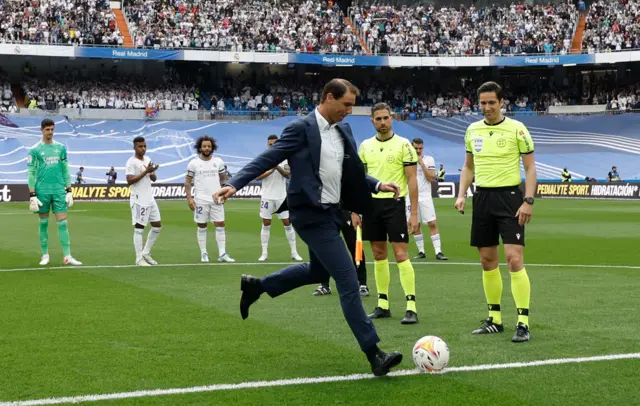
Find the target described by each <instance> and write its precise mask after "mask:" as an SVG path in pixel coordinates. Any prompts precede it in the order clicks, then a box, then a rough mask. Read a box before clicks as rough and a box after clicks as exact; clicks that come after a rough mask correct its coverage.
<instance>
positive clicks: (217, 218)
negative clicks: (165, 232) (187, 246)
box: [184, 135, 236, 262]
mask: <svg viewBox="0 0 640 406" xmlns="http://www.w3.org/2000/svg"><path fill="white" fill-rule="evenodd" d="M194 147H195V149H196V151H198V157H197V158H195V159H192V160H191V161H190V162H189V164H188V165H187V176H186V177H185V180H184V188H185V191H186V193H187V202H188V203H189V208H190V209H191V211H193V220H194V221H195V222H196V223H197V224H198V245H199V246H200V260H201V261H202V262H209V254H208V253H207V224H208V223H209V221H211V222H213V224H214V225H215V226H216V242H217V243H218V261H219V262H236V261H235V259H233V258H231V257H230V256H229V255H228V254H227V251H226V249H227V247H226V246H227V236H226V232H225V229H224V226H225V224H224V206H223V205H221V204H218V203H217V202H214V201H213V192H215V191H217V190H219V189H220V188H221V186H220V185H221V184H223V183H224V182H225V181H226V173H227V168H226V166H225V165H224V162H223V161H222V159H221V158H220V157H217V156H213V152H214V151H215V150H217V149H218V146H217V144H216V140H214V139H213V138H211V137H209V136H208V135H204V136H202V137H200V138H198V139H197V140H196V143H195V145H194ZM192 183H193V186H194V187H193V190H194V192H195V196H192V195H191V185H192Z"/></svg>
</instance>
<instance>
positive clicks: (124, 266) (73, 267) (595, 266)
mask: <svg viewBox="0 0 640 406" xmlns="http://www.w3.org/2000/svg"><path fill="white" fill-rule="evenodd" d="M300 263H301V262H214V263H202V262H196V263H193V264H158V265H154V266H153V267H156V268H185V267H190V266H197V267H200V266H264V265H278V266H284V265H295V264H300ZM367 264H369V265H372V264H373V262H367ZM389 264H391V265H395V264H396V262H391V261H389ZM412 265H413V266H414V267H415V266H417V265H438V266H439V265H458V266H474V267H479V266H480V264H479V263H477V262H451V261H438V262H412ZM500 265H502V266H506V264H500ZM526 265H527V267H528V268H592V269H593V268H595V269H640V265H597V264H582V265H581V264H526ZM105 268H106V269H110V268H114V269H118V268H139V266H138V265H135V264H121V265H78V266H71V265H67V266H41V267H37V268H6V269H0V272H23V271H53V270H56V269H105Z"/></svg>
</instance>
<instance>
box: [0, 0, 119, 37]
mask: <svg viewBox="0 0 640 406" xmlns="http://www.w3.org/2000/svg"><path fill="white" fill-rule="evenodd" d="M0 42H30V43H42V44H77V45H82V44H85V45H86V44H89V45H91V44H96V45H122V43H123V38H122V35H121V34H120V31H119V30H118V27H117V24H116V19H115V15H114V13H113V11H112V10H111V9H110V7H109V1H108V0H39V1H38V0H12V1H9V0H7V1H2V2H0Z"/></svg>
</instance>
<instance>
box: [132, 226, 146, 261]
mask: <svg viewBox="0 0 640 406" xmlns="http://www.w3.org/2000/svg"><path fill="white" fill-rule="evenodd" d="M143 239H144V229H143V228H134V229H133V248H135V250H136V263H138V261H140V260H141V259H142V243H143Z"/></svg>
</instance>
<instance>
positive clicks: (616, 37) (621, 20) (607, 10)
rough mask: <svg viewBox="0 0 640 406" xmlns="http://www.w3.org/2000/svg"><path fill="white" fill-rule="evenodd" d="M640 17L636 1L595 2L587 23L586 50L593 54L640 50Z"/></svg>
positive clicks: (584, 35)
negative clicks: (639, 16)
mask: <svg viewBox="0 0 640 406" xmlns="http://www.w3.org/2000/svg"><path fill="white" fill-rule="evenodd" d="M639 13H640V10H639V9H638V4H637V2H635V1H623V0H598V1H594V2H593V3H592V4H591V7H590V8H589V15H588V16H587V19H586V22H585V23H586V24H585V31H584V34H583V36H582V41H583V49H585V50H587V51H588V52H589V53H593V52H606V51H621V50H630V49H638V48H640V35H639V30H638V28H640V25H639V24H638V15H639Z"/></svg>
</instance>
